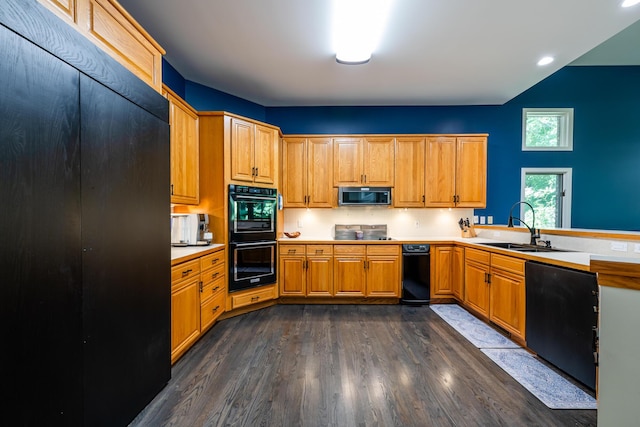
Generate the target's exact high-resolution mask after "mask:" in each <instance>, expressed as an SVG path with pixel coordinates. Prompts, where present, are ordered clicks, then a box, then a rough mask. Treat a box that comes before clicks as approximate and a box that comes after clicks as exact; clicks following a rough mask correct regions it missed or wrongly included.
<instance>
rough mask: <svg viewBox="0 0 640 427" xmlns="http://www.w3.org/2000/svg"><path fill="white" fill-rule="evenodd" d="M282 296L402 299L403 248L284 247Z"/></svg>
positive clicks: (396, 246)
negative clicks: (401, 254)
mask: <svg viewBox="0 0 640 427" xmlns="http://www.w3.org/2000/svg"><path fill="white" fill-rule="evenodd" d="M279 253H280V261H279V284H280V296H282V297H287V296H297V297H380V298H386V297H391V298H398V297H399V295H400V280H401V277H400V246H399V245H322V244H309V245H289V244H287V245H281V246H280V251H279Z"/></svg>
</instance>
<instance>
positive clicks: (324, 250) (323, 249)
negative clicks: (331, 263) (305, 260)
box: [307, 245, 333, 256]
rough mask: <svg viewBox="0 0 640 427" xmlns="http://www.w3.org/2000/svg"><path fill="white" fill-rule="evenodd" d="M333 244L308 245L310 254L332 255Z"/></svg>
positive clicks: (308, 253)
mask: <svg viewBox="0 0 640 427" xmlns="http://www.w3.org/2000/svg"><path fill="white" fill-rule="evenodd" d="M332 254H333V245H307V255H308V256H314V255H316V256H320V255H332Z"/></svg>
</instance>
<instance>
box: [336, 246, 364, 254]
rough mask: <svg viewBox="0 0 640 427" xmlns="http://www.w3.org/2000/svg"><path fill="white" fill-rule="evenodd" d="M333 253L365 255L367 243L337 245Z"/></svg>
mask: <svg viewBox="0 0 640 427" xmlns="http://www.w3.org/2000/svg"><path fill="white" fill-rule="evenodd" d="M333 253H335V254H336V255H365V254H366V253H367V247H366V246H365V245H335V246H334V247H333Z"/></svg>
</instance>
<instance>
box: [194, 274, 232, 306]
mask: <svg viewBox="0 0 640 427" xmlns="http://www.w3.org/2000/svg"><path fill="white" fill-rule="evenodd" d="M223 290H225V285H224V275H223V276H219V277H218V278H217V279H215V280H210V281H209V282H207V283H203V284H202V290H201V291H200V301H201V302H202V301H205V300H207V299H209V298H211V297H212V296H213V295H215V294H217V293H218V292H222V291H223ZM223 293H226V292H223Z"/></svg>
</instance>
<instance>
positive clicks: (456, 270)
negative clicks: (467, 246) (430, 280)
mask: <svg viewBox="0 0 640 427" xmlns="http://www.w3.org/2000/svg"><path fill="white" fill-rule="evenodd" d="M451 280H452V283H451V290H452V292H453V296H454V297H455V298H456V299H457V300H458V301H463V300H464V248H461V247H458V246H455V247H454V248H453V264H452V266H451Z"/></svg>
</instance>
